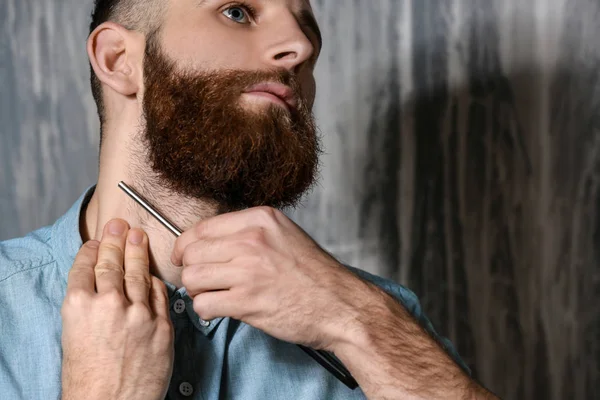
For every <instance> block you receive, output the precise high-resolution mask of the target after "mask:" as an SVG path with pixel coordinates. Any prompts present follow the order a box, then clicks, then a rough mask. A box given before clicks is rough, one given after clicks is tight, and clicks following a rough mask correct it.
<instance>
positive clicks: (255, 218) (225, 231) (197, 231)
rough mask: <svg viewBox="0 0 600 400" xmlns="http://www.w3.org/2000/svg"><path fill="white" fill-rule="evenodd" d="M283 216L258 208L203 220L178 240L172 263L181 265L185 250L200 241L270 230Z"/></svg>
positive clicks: (172, 255) (273, 210)
mask: <svg viewBox="0 0 600 400" xmlns="http://www.w3.org/2000/svg"><path fill="white" fill-rule="evenodd" d="M282 215H283V214H281V212H279V211H277V210H275V209H273V208H270V207H256V208H251V209H247V210H242V211H236V212H232V213H227V214H221V215H217V216H216V217H212V218H207V219H205V220H202V221H200V222H198V223H196V224H195V225H194V226H193V227H192V228H190V229H188V230H186V231H185V232H183V234H181V236H180V237H179V238H177V240H176V241H175V247H174V248H173V253H172V254H171V262H172V263H173V264H175V265H181V263H182V258H183V253H184V250H185V248H186V247H187V246H188V245H190V244H191V243H194V242H196V241H197V240H199V239H203V238H210V237H212V238H215V237H223V236H229V235H233V234H235V233H238V232H241V231H242V230H245V229H247V228H249V227H253V226H254V227H264V228H268V227H269V225H270V224H271V223H272V222H274V221H276V220H278V219H280V218H281V216H282Z"/></svg>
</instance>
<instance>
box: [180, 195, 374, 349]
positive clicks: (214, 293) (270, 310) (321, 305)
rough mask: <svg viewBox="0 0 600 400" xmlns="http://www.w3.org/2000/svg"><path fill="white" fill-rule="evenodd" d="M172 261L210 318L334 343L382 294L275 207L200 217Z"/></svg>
mask: <svg viewBox="0 0 600 400" xmlns="http://www.w3.org/2000/svg"><path fill="white" fill-rule="evenodd" d="M171 261H172V262H173V263H174V264H175V265H183V266H184V268H183V272H182V277H181V278H182V283H183V285H184V287H185V288H186V290H187V291H188V294H189V295H190V297H192V298H193V299H194V310H195V311H196V313H197V314H198V315H199V316H200V317H201V318H202V319H205V320H211V319H215V318H218V317H230V318H233V319H237V320H240V321H243V322H245V323H247V324H249V325H252V326H254V327H255V328H258V329H260V330H262V331H264V332H266V333H268V334H270V335H271V336H274V337H276V338H278V339H280V340H284V341H287V342H292V343H299V344H303V345H306V346H310V347H313V348H316V349H324V350H329V351H333V349H334V347H335V344H336V343H338V342H339V341H343V340H345V338H346V337H348V335H351V334H352V332H351V331H352V328H353V327H355V326H357V325H356V322H357V321H358V320H359V318H360V317H359V315H360V312H361V311H360V310H361V309H363V307H364V305H365V301H367V302H368V299H369V298H374V297H373V296H378V295H379V296H380V295H381V294H380V293H379V292H378V291H377V290H376V289H375V288H374V287H373V286H371V285H370V284H368V283H366V282H364V281H362V280H361V279H359V278H358V277H357V276H355V275H354V274H353V273H352V272H350V271H349V270H348V269H347V268H345V267H344V266H343V265H341V264H340V263H339V262H337V261H336V260H335V259H334V258H333V257H331V256H330V255H329V254H327V253H326V252H325V251H324V250H323V249H321V248H320V247H319V245H318V244H317V243H315V242H314V241H313V240H312V239H311V238H310V237H309V236H308V235H307V234H306V233H305V232H304V231H303V230H302V229H301V228H300V227H298V225H296V224H295V223H294V222H292V221H291V220H290V219H289V218H287V217H286V216H285V215H284V214H283V213H282V212H280V211H278V210H275V209H273V208H269V207H258V208H252V209H248V210H244V211H239V212H234V213H228V214H223V215H219V216H216V217H213V218H210V219H206V220H203V221H200V222H199V223H197V224H196V225H195V226H193V227H192V228H190V229H189V230H187V231H186V232H184V233H183V234H182V235H181V237H179V238H178V239H177V241H176V243H175V248H174V250H173V253H172V257H171Z"/></svg>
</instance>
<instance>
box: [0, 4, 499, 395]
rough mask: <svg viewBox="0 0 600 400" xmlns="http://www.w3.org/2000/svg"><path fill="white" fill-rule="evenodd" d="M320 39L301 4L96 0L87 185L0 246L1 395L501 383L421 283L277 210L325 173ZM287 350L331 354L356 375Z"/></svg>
mask: <svg viewBox="0 0 600 400" xmlns="http://www.w3.org/2000/svg"><path fill="white" fill-rule="evenodd" d="M320 49H321V35H320V33H319V28H318V26H317V23H316V22H315V19H314V16H313V12H312V9H311V6H310V4H309V1H308V0H245V1H242V2H238V1H229V0H98V1H96V4H95V8H94V12H93V15H92V24H91V29H90V36H89V38H88V42H87V51H88V55H89V59H90V64H91V67H92V73H91V76H92V91H93V94H94V97H95V100H96V103H97V105H98V111H99V116H100V121H101V148H100V168H99V175H98V181H97V183H96V184H95V185H93V186H91V187H90V188H89V189H88V190H87V191H86V192H85V193H83V194H82V196H81V197H80V198H79V200H77V201H76V202H75V204H74V205H73V206H72V208H71V209H70V210H69V211H68V212H67V213H66V214H65V215H64V216H63V217H62V218H61V219H59V220H58V221H57V222H56V223H55V224H54V225H52V226H49V227H45V228H42V229H40V230H38V231H36V232H33V233H31V234H30V235H28V236H26V237H24V238H20V239H15V240H11V241H7V242H4V243H1V244H0V305H1V307H0V321H1V322H2V324H1V325H0V341H1V342H0V343H1V349H0V350H1V351H0V356H1V358H0V393H2V397H3V398H6V399H52V398H62V399H84V398H85V399H140V400H142V399H143V400H147V399H164V398H169V399H181V398H195V399H205V400H208V399H292V398H294V399H334V398H340V399H355V398H356V399H358V398H365V397H367V398H370V399H401V398H428V399H432V398H452V399H459V398H460V399H462V398H487V397H490V398H491V397H493V395H491V394H490V393H489V392H487V391H486V390H485V389H483V388H482V387H481V386H480V385H478V384H477V383H476V382H475V381H474V380H472V379H471V378H470V375H469V371H468V369H467V368H466V367H465V366H464V363H463V362H462V361H461V360H460V357H459V356H458V355H457V353H456V351H455V350H454V348H453V347H452V345H451V344H450V343H449V342H448V341H447V340H446V339H443V338H440V337H438V335H437V334H436V333H435V331H434V329H433V327H432V325H431V323H430V322H429V321H428V319H427V318H426V317H425V316H424V315H423V313H422V311H421V309H420V306H419V304H418V301H417V299H416V297H415V296H414V294H412V293H411V292H410V291H409V290H407V289H406V288H404V287H402V286H400V285H397V284H394V283H392V282H390V281H387V280H384V279H382V278H379V277H376V276H373V275H369V274H367V273H365V272H363V271H361V270H358V269H353V268H350V267H347V266H344V265H342V264H341V263H340V262H338V261H337V260H336V259H335V258H333V257H332V256H331V255H329V254H328V253H327V252H325V251H324V250H323V249H321V248H320V247H319V245H318V244H317V243H315V242H314V241H313V240H312V239H311V238H310V237H309V236H308V235H307V234H306V233H305V232H304V231H302V229H301V228H300V227H298V226H297V225H296V224H294V223H293V222H292V221H291V220H289V219H288V218H287V217H286V216H285V215H284V214H283V213H282V212H281V211H280V210H281V209H283V208H285V207H293V206H294V205H296V204H297V202H298V201H299V199H300V198H301V197H302V195H303V194H304V193H306V192H307V191H308V190H309V189H310V188H311V186H312V185H313V184H314V182H315V178H316V176H317V173H318V165H319V163H318V160H319V153H320V143H319V137H318V135H317V131H316V128H315V123H314V121H313V117H312V114H311V109H312V106H313V101H314V98H315V80H314V76H313V70H314V67H315V63H316V61H317V58H318V56H319V52H320ZM120 181H124V182H127V183H129V184H131V185H132V186H133V187H135V188H136V189H137V190H138V191H139V192H140V193H141V194H142V195H143V196H144V197H145V198H146V199H148V200H149V201H150V202H151V203H152V204H154V205H155V206H156V207H157V208H158V209H160V211H162V212H163V213H164V214H166V215H167V216H168V218H169V219H171V220H172V221H173V222H174V223H175V224H176V225H178V226H180V227H182V228H183V230H184V232H183V234H182V235H181V236H180V237H178V238H175V237H174V236H171V233H170V232H169V231H168V230H166V229H165V228H164V227H163V226H162V225H160V223H159V222H157V221H156V220H155V219H154V218H152V217H151V216H150V215H149V214H148V213H147V212H146V211H145V210H144V209H142V208H141V207H139V206H138V205H137V204H136V203H134V202H132V201H131V200H130V199H129V198H128V197H127V196H125V195H124V194H123V193H122V192H121V191H120V190H119V188H118V183H119V182H120ZM296 344H301V345H304V346H307V347H311V348H313V349H318V350H322V351H327V352H329V353H332V354H335V356H336V357H337V358H338V360H340V361H341V362H342V363H343V364H344V365H345V366H346V368H347V369H348V370H349V371H350V373H351V374H352V375H353V377H354V378H355V379H356V381H357V382H358V384H359V388H358V389H356V390H351V389H350V388H348V387H346V386H345V385H344V384H343V383H341V382H340V381H339V380H338V379H336V377H335V376H333V375H332V374H331V373H330V372H329V371H328V370H327V369H325V368H323V367H322V366H320V365H319V364H317V363H316V362H315V361H314V360H313V359H312V358H310V357H309V356H308V355H307V354H306V353H305V352H303V351H302V350H301V349H300V348H299V347H298V346H296Z"/></svg>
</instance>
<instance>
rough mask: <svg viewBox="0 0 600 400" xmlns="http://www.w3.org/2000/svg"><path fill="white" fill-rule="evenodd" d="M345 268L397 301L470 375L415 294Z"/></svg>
mask: <svg viewBox="0 0 600 400" xmlns="http://www.w3.org/2000/svg"><path fill="white" fill-rule="evenodd" d="M346 267H347V268H348V269H349V270H350V271H351V272H354V273H355V274H356V275H358V276H359V277H360V278H362V279H364V280H366V281H368V282H370V283H373V284H374V285H377V286H378V287H379V288H381V289H382V290H384V291H385V292H386V293H388V294H389V295H391V296H392V297H394V298H395V299H396V300H398V301H399V302H400V303H401V304H402V305H403V306H404V307H405V308H406V309H407V310H408V312H409V313H410V314H411V315H412V316H413V317H414V318H415V319H416V320H417V321H418V322H419V324H420V325H421V326H422V327H423V328H425V330H426V331H427V332H428V333H429V334H430V335H431V336H432V337H433V338H434V339H435V340H436V341H437V342H438V343H439V344H440V345H441V346H442V348H443V349H444V350H445V351H446V353H448V354H449V355H450V357H452V359H453V360H454V362H456V363H457V364H458V365H459V366H460V367H461V368H462V369H463V370H464V371H465V372H466V373H467V374H469V376H470V375H471V369H470V368H469V367H468V366H467V364H466V363H465V362H464V361H463V359H462V358H461V357H460V355H459V354H458V351H457V350H456V348H455V347H454V345H453V344H452V342H451V341H450V340H449V339H448V338H446V337H443V336H441V335H439V334H438V333H437V332H436V331H435V328H434V327H433V324H432V323H431V321H430V320H429V318H427V316H426V315H425V313H424V312H423V309H422V308H421V303H420V302H419V299H418V297H417V295H416V294H414V293H413V292H412V291H410V290H409V289H407V288H405V287H404V286H402V285H399V284H397V283H395V282H393V281H391V280H389V279H384V278H382V277H380V276H377V275H373V274H370V273H368V272H366V271H363V270H360V269H357V268H354V267H351V266H348V265H346Z"/></svg>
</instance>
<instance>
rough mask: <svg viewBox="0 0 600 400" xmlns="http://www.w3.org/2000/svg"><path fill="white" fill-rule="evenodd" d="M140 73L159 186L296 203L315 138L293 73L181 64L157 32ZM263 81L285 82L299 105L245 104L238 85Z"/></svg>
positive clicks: (313, 159) (237, 199) (245, 203)
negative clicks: (166, 51) (182, 68)
mask: <svg viewBox="0 0 600 400" xmlns="http://www.w3.org/2000/svg"><path fill="white" fill-rule="evenodd" d="M144 74H145V86H146V88H145V95H144V103H143V107H144V116H145V121H146V127H145V129H146V134H145V140H146V142H147V146H148V150H149V151H148V153H149V159H150V163H151V165H152V168H153V170H154V171H155V172H156V173H158V175H159V177H160V179H161V181H163V182H162V183H163V184H164V186H165V187H167V188H169V189H170V190H172V191H175V192H177V193H180V194H182V195H185V196H189V197H194V198H198V199H206V200H209V201H214V202H217V204H219V206H220V207H221V208H223V209H226V210H239V209H243V208H247V207H255V206H260V205H268V206H272V207H277V208H281V207H287V206H295V205H296V204H297V203H298V201H299V200H300V198H301V197H302V195H303V194H304V193H305V192H306V191H307V190H308V189H310V188H311V186H312V185H313V183H314V181H315V177H316V175H317V172H318V171H317V170H318V160H319V155H320V152H321V150H320V142H319V138H318V137H317V133H316V128H315V124H314V118H313V116H312V114H311V112H310V111H309V110H308V108H307V106H306V102H305V101H304V99H303V98H302V97H301V96H300V95H299V93H300V90H299V84H298V82H297V80H296V79H295V77H294V76H293V75H292V74H290V73H288V72H287V71H283V72H264V71H257V72H253V71H250V72H249V71H219V72H203V73H198V72H188V71H180V70H178V69H177V68H176V66H175V63H174V62H173V61H171V60H169V59H168V57H167V56H166V55H165V54H164V53H163V52H162V51H161V48H160V45H159V44H158V41H157V40H156V39H151V40H149V41H148V46H147V49H146V55H145V61H144ZM265 81H271V82H279V83H283V84H285V85H288V86H290V87H291V88H292V89H293V90H294V93H296V94H298V95H297V97H298V98H297V102H298V104H297V109H296V110H294V111H292V112H289V111H288V110H286V109H285V108H283V107H281V106H278V105H272V106H269V107H268V108H265V109H264V111H257V110H246V109H244V108H243V105H242V101H241V96H242V93H243V92H244V90H245V89H247V88H249V87H250V86H252V85H255V84H257V83H260V82H265Z"/></svg>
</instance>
